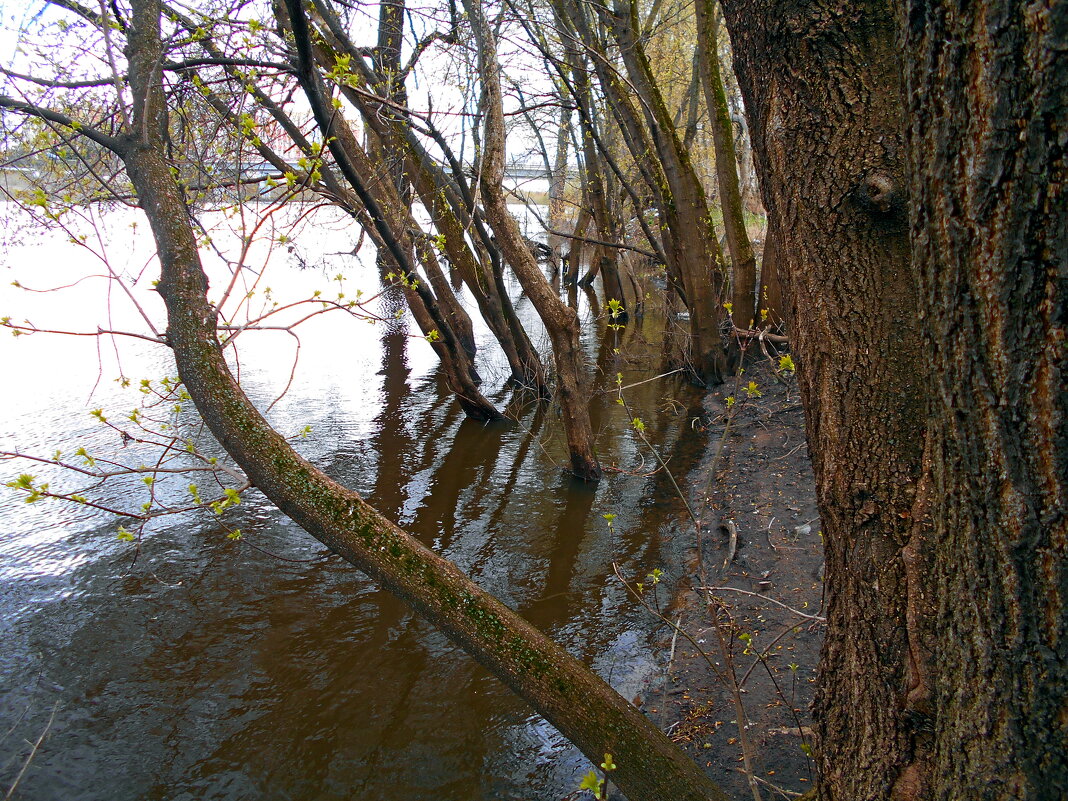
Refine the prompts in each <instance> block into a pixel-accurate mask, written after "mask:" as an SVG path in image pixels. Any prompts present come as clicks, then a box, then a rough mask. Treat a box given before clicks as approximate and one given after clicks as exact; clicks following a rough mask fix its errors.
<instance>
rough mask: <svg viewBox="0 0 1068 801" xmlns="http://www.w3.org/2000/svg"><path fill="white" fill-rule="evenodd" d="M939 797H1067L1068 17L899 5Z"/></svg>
mask: <svg viewBox="0 0 1068 801" xmlns="http://www.w3.org/2000/svg"><path fill="white" fill-rule="evenodd" d="M904 5H905V13H904V16H903V23H904V42H905V59H906V73H905V74H906V89H907V91H906V94H905V96H906V97H907V98H908V99H909V107H908V111H909V131H908V138H909V142H908V143H909V154H910V177H911V182H910V191H911V192H912V243H913V250H912V255H913V262H914V267H915V269H916V271H917V274H918V278H919V282H920V285H921V287H922V295H921V297H920V301H921V302H920V306H919V308H920V309H921V310H923V312H924V313H923V319H924V320H925V323H926V325H925V326H924V331H925V334H926V338H925V343H924V344H925V348H924V352H925V354H926V358H927V359H929V363H930V366H931V370H930V371H929V373H928V375H929V376H930V377H929V379H928V380H929V381H930V382H931V386H932V388H933V389H934V390H935V392H934V393H933V408H932V415H931V432H932V446H931V457H932V458H931V466H932V471H933V482H932V486H933V493H932V496H933V499H934V502H933V504H932V516H933V518H934V521H935V530H934V540H935V542H937V544H938V547H937V549H932V551H931V560H932V561H931V565H930V567H931V571H930V572H931V575H930V587H931V593H932V597H933V598H934V599H935V602H936V603H937V614H936V615H935V621H936V622H935V629H934V637H935V639H934V643H935V644H936V645H937V652H938V659H937V661H936V663H935V667H934V670H933V679H934V682H933V683H934V693H933V699H932V700H933V709H932V714H933V720H932V721H931V723H932V735H931V738H932V739H933V763H932V770H931V772H930V779H929V782H930V786H929V787H928V788H927V792H926V794H925V797H926V798H932V799H990V800H991V801H992V800H993V799H999V801H1000V800H1001V799H1004V801H1008V799H1014V800H1016V799H1024V800H1028V799H1033V800H1034V801H1038V800H1039V799H1063V798H1068V611H1066V610H1068V349H1066V341H1068V330H1066V329H1068V196H1066V193H1065V187H1066V183H1068V167H1066V164H1065V158H1066V145H1068V59H1066V58H1065V53H1066V52H1068V3H1066V2H1065V1H1064V0H1055V1H1054V2H1047V3H1040V4H1032V5H1029V4H1024V3H1017V2H1011V1H1010V0H978V2H974V3H967V4H958V3H949V2H940V0H934V2H917V1H916V0H908V2H906V3H905V4H904Z"/></svg>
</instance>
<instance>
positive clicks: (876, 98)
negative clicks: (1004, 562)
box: [724, 0, 930, 801]
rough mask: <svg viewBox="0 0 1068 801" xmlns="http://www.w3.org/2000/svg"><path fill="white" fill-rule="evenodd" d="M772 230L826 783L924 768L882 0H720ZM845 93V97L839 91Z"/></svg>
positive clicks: (844, 796) (900, 190)
mask: <svg viewBox="0 0 1068 801" xmlns="http://www.w3.org/2000/svg"><path fill="white" fill-rule="evenodd" d="M724 8H725V12H726V19H727V25H728V28H729V30H730V33H731V38H732V41H733V45H734V64H735V69H736V72H737V74H738V80H739V85H740V87H741V90H742V93H743V96H744V98H745V105H746V108H747V110H748V113H749V116H750V131H751V133H752V136H753V145H754V150H755V151H756V156H757V170H758V172H759V174H760V183H761V186H762V190H763V193H764V204H765V206H766V207H767V209H768V213H769V218H770V219H769V225H770V226H771V228H772V229H773V230H775V231H776V232H778V234H779V235H780V240H779V244H780V246H781V247H780V251H779V252H780V255H781V260H780V262H779V265H780V267H781V268H782V270H781V277H782V279H783V283H784V289H785V290H786V292H788V293H789V295H790V303H789V306H790V308H791V310H792V313H791V314H790V315H789V319H788V322H789V330H790V339H791V344H792V346H793V348H794V351H795V353H796V355H797V357H798V365H799V371H798V376H799V382H800V388H801V397H802V401H803V402H804V405H805V415H806V423H807V429H808V440H809V452H810V454H811V456H812V462H813V467H814V470H815V474H816V482H817V495H818V502H819V508H820V514H821V519H822V523H823V537H824V545H825V554H826V572H825V583H826V603H827V618H828V624H827V633H826V638H825V642H824V647H823V653H822V658H821V663H820V672H819V678H818V692H817V698H816V704H815V710H814V711H815V725H816V730H817V735H818V746H817V747H818V750H817V753H816V759H817V762H818V765H819V767H820V788H821V793H822V796H823V798H824V799H832V800H833V801H857V800H858V799H865V801H877V800H878V799H890V798H892V797H894V791H895V787H897V792H898V793H899V794H900V795H899V797H902V796H904V797H908V792H907V788H908V787H909V786H910V783H914V780H915V778H916V776H917V775H922V773H923V763H924V759H925V748H924V737H925V734H924V726H923V720H925V702H924V696H925V693H926V691H927V690H926V688H927V687H928V677H927V673H926V669H927V668H926V664H925V659H924V654H925V651H924V643H925V641H926V640H925V636H924V631H925V629H926V627H927V626H928V625H929V622H930V618H929V615H928V614H927V612H928V610H927V609H926V608H925V604H924V600H925V598H927V597H928V596H925V594H924V593H925V588H924V586H923V585H922V578H923V572H922V567H923V564H922V562H923V557H924V555H925V553H926V552H925V550H924V548H923V545H924V543H925V539H924V536H923V534H924V521H925V518H924V514H923V509H922V501H923V498H924V492H923V490H922V489H918V488H919V487H920V480H921V462H922V455H923V447H924V417H925V413H926V390H927V382H926V379H925V376H926V373H925V370H924V362H923V355H922V354H923V352H922V349H921V342H920V338H919V332H918V327H917V324H916V316H917V314H918V310H919V303H918V298H917V293H916V290H915V286H914V282H913V280H912V276H911V271H910V267H909V245H908V236H907V234H908V220H907V204H906V192H905V180H904V179H905V176H904V165H903V163H902V136H901V105H900V103H901V101H900V97H901V87H900V68H899V57H898V53H897V51H896V50H895V47H894V41H895V28H894V25H893V19H892V15H891V7H890V6H889V5H888V4H887V3H886V2H884V0H858V2H853V3H849V4H847V5H846V6H845V8H843V7H842V4H841V3H838V2H833V0H814V1H813V2H799V1H795V0H789V1H788V2H776V1H775V0H725V2H724ZM846 101H848V102H846Z"/></svg>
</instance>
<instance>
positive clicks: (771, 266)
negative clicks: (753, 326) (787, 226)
mask: <svg viewBox="0 0 1068 801" xmlns="http://www.w3.org/2000/svg"><path fill="white" fill-rule="evenodd" d="M779 251H780V248H779V232H778V231H776V230H775V228H773V227H772V226H771V225H768V229H767V231H766V232H765V233H764V252H763V253H762V254H761V256H760V314H761V317H763V318H764V319H763V320H762V322H763V323H764V324H765V325H768V326H770V327H771V328H773V329H775V330H778V331H783V330H784V329H785V326H786V297H785V295H784V294H783V291H782V280H781V278H780V276H779V265H780V263H781V262H782V256H781V255H780V252H779ZM765 313H766V317H765Z"/></svg>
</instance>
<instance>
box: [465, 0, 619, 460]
mask: <svg viewBox="0 0 1068 801" xmlns="http://www.w3.org/2000/svg"><path fill="white" fill-rule="evenodd" d="M464 8H465V9H466V10H467V13H468V16H469V17H470V19H471V26H472V30H473V32H474V37H475V41H476V42H477V44H478V66H479V76H480V79H481V82H482V104H483V108H482V113H483V114H484V115H485V117H484V121H483V125H484V127H485V137H484V141H483V148H482V160H481V175H480V177H481V181H480V184H481V187H482V197H483V199H484V201H485V208H486V219H487V220H489V223H490V226H491V227H492V228H493V231H494V233H495V234H496V235H497V241H498V244H499V245H500V247H501V252H502V253H503V254H504V255H505V258H506V259H507V260H508V263H509V264H511V265H512V269H513V270H514V271H515V274H516V277H517V278H518V279H519V283H520V284H522V286H523V290H524V291H525V292H526V293H527V297H529V298H530V302H531V303H532V304H533V306H534V308H535V309H536V310H537V312H538V316H539V317H541V321H542V323H544V325H545V331H546V333H547V334H548V335H549V341H550V342H551V343H552V348H553V359H554V361H555V362H556V394H557V399H558V401H559V404H560V411H561V413H562V417H563V422H564V431H565V433H566V435H567V446H568V450H569V451H570V456H571V472H572V473H574V474H575V476H577V477H578V478H581V479H583V480H584V481H597V480H599V479H600V477H601V465H600V463H599V462H598V461H597V455H596V453H595V452H594V445H593V426H592V424H591V422H590V409H589V403H590V393H589V378H588V376H587V375H586V364H585V354H584V353H583V350H582V346H581V344H580V342H579V321H578V315H577V314H576V313H575V311H574V309H570V308H568V307H567V306H566V305H564V303H563V302H562V301H561V300H560V298H559V297H558V296H557V294H556V292H554V291H553V288H552V286H550V285H549V281H548V280H547V279H546V278H545V276H544V275H543V274H542V272H541V268H540V267H538V263H537V261H535V259H534V256H533V254H531V252H530V251H529V250H528V249H527V246H526V244H525V243H524V242H523V237H522V235H521V234H520V232H519V226H518V225H517V224H516V221H515V218H514V217H512V215H511V213H510V212H509V211H508V206H507V203H506V202H505V198H504V191H503V190H502V188H501V184H502V181H503V178H504V149H505V132H504V105H503V99H502V95H501V76H500V67H499V65H498V63H497V47H496V42H495V41H494V34H493V32H492V30H491V29H490V26H489V23H488V21H487V20H486V18H485V14H484V12H483V10H482V5H481V0H466V1H465V3H464Z"/></svg>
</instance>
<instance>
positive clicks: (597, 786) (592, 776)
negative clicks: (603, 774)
mask: <svg viewBox="0 0 1068 801" xmlns="http://www.w3.org/2000/svg"><path fill="white" fill-rule="evenodd" d="M603 784H604V782H603V781H601V779H600V778H599V777H598V776H597V774H596V773H594V772H593V771H592V770H591V771H590V772H589V773H587V774H586V775H585V776H583V777H582V784H580V785H579V789H580V790H589V791H590V792H591V793H593V794H594V796H595V797H597V798H600V797H601V787H602V785H603Z"/></svg>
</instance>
